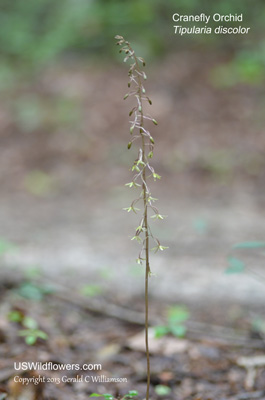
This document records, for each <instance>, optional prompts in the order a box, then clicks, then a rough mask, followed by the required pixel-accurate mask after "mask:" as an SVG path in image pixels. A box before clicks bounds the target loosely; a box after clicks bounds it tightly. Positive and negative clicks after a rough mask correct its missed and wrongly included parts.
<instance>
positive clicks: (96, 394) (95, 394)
mask: <svg viewBox="0 0 265 400" xmlns="http://www.w3.org/2000/svg"><path fill="white" fill-rule="evenodd" d="M88 397H103V394H99V393H92V394H90V395H89V396H88Z"/></svg>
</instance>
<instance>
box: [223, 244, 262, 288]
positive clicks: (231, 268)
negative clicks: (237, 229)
mask: <svg viewBox="0 0 265 400" xmlns="http://www.w3.org/2000/svg"><path fill="white" fill-rule="evenodd" d="M264 249H265V242H256V241H253V242H252V241H251V242H242V243H238V244H235V245H234V246H233V247H232V250H231V252H230V254H229V255H228V257H227V263H228V267H227V269H226V271H225V272H226V273H227V274H239V273H242V272H247V273H248V274H250V275H253V276H254V277H255V278H256V279H258V280H259V281H260V280H263V281H264V282H265V275H262V274H260V273H258V272H257V271H254V270H253V269H252V268H251V267H249V266H248V265H247V264H246V262H245V261H242V259H241V257H240V258H239V257H238V256H237V254H236V253H235V252H236V251H238V250H243V251H244V252H246V251H247V252H248V253H249V252H250V251H253V250H254V251H257V250H264Z"/></svg>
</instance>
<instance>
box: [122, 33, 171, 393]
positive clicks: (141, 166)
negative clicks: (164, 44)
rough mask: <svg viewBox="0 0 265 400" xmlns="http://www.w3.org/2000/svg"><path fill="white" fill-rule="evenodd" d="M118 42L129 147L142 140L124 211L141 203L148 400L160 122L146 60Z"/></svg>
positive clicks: (125, 43)
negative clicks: (155, 129) (128, 105)
mask: <svg viewBox="0 0 265 400" xmlns="http://www.w3.org/2000/svg"><path fill="white" fill-rule="evenodd" d="M115 39H116V40H117V45H118V46H120V53H124V55H125V57H124V62H126V61H128V60H130V61H131V64H130V68H129V72H128V76H129V82H128V88H129V92H128V93H127V94H125V96H124V100H126V99H127V98H128V97H133V98H135V100H136V102H135V105H134V106H133V108H132V109H131V110H130V112H129V117H130V121H129V123H130V135H131V139H130V141H129V143H128V149H129V150H130V149H131V147H132V146H133V145H134V143H135V142H139V146H138V147H137V153H138V155H137V158H136V160H135V161H134V163H133V166H132V168H131V170H132V172H133V178H132V181H131V182H129V183H126V186H128V187H129V188H132V189H137V188H138V189H139V191H140V193H139V195H138V197H137V198H136V199H134V200H133V201H132V203H131V204H130V206H129V207H127V208H125V209H124V210H125V211H127V212H134V213H135V214H137V212H138V211H140V209H139V208H137V206H142V215H141V217H140V220H139V223H138V226H137V228H136V229H135V233H134V236H133V237H132V240H135V241H137V242H139V243H140V245H141V250H140V252H139V255H138V258H137V263H138V264H143V263H144V264H145V348H146V361H147V387H146V400H149V388H150V356H149V344H148V325H149V322H148V309H149V307H148V283H149V277H150V276H151V268H150V240H152V241H153V242H154V244H155V245H154V247H153V248H152V249H151V250H153V251H154V252H157V251H159V250H160V251H163V250H164V249H166V248H167V247H165V246H162V245H161V243H160V241H159V240H158V239H157V238H156V237H154V235H153V233H152V231H151V228H150V225H149V211H151V212H152V213H153V215H152V216H151V218H152V219H153V220H163V219H164V217H165V216H164V215H162V214H160V212H159V211H158V209H157V208H156V207H155V206H154V202H155V201H156V199H155V198H154V197H152V195H151V191H150V188H149V185H148V179H149V178H152V179H153V180H154V181H156V180H157V179H160V178H161V176H160V175H158V174H157V173H156V172H155V170H154V168H153V166H152V165H151V164H150V161H151V159H152V158H153V155H154V145H155V141H154V138H153V136H152V135H151V133H150V131H149V128H148V124H150V123H152V124H153V125H157V121H156V120H155V119H154V118H153V117H152V116H150V115H149V114H146V113H145V110H144V108H145V104H149V105H152V101H151V99H150V98H149V97H148V96H147V94H146V90H145V87H144V82H145V81H146V79H147V76H146V73H145V72H144V70H143V68H144V67H145V60H144V59H143V58H142V57H138V56H136V54H135V52H134V50H133V48H132V46H131V45H130V43H129V42H128V41H126V40H125V39H124V38H123V37H122V36H119V35H117V36H115Z"/></svg>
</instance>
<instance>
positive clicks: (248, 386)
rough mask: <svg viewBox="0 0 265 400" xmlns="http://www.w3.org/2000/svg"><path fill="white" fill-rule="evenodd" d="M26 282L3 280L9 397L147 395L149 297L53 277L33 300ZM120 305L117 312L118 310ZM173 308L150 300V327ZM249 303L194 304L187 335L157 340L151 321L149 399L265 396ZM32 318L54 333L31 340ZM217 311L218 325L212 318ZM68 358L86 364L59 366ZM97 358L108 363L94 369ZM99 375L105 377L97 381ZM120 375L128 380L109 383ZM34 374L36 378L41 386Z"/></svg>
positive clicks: (259, 342)
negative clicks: (90, 288) (29, 366)
mask: <svg viewBox="0 0 265 400" xmlns="http://www.w3.org/2000/svg"><path fill="white" fill-rule="evenodd" d="M26 284H27V285H29V281H28V280H27V281H25V280H24V279H23V277H21V276H20V275H19V274H17V276H16V280H14V277H9V278H7V277H5V278H3V277H2V279H1V307H0V354H1V361H0V370H1V372H0V385H1V386H0V393H1V398H3V399H5V398H8V399H9V400H11V399H12V400H15V399H16V400H22V399H23V400H25V399H38V400H41V399H49V400H52V399H56V400H60V399H66V400H67V399H78V400H82V399H87V398H88V396H89V395H90V394H91V393H93V392H97V393H101V394H102V393H111V394H113V395H114V396H115V397H117V398H120V396H122V395H125V394H126V393H128V391H130V390H137V391H138V392H139V397H138V396H137V397H136V398H137V399H138V398H140V399H141V398H144V395H145V380H146V361H145V356H144V332H143V320H144V318H143V315H142V313H141V309H142V303H143V298H139V297H138V298H134V299H133V302H132V303H131V302H130V303H127V302H125V301H124V298H123V300H122V299H121V297H120V295H118V296H113V294H112V295H111V296H104V297H102V296H96V297H91V296H90V297H85V296H83V295H80V294H79V293H78V292H77V290H76V288H74V287H69V288H68V289H66V288H62V287H58V286H56V285H55V286H53V290H51V282H50V283H49V294H48V293H47V292H48V290H47V288H48V286H47V285H48V283H47V281H46V282H41V280H38V281H34V280H32V281H31V285H32V287H33V286H34V285H35V288H37V287H38V290H39V295H40V296H41V297H40V298H39V299H37V298H36V291H35V298H34V295H33V292H32V291H31V292H30V290H27V291H26V292H25V290H24V289H25V285H26ZM23 288H24V289H23ZM30 293H31V298H29V297H30ZM45 293H46V294H45ZM114 304H115V306H114V308H113V307H112V306H111V305H114ZM111 307H112V308H111ZM115 307H116V308H115ZM115 309H116V311H118V314H117V315H116V317H115V318H113V317H112V318H110V314H111V313H112V315H113V312H114V310H115ZM165 311H166V308H165V306H163V305H162V304H161V302H157V301H155V299H152V305H151V315H150V319H151V321H152V322H151V323H152V326H155V325H156V324H158V323H160V324H161V323H165V321H166V320H165V318H164V317H163V316H165ZM246 311H247V310H246V308H245V307H239V306H236V305H234V306H231V305H230V308H228V309H226V310H225V311H224V308H220V307H216V306H212V307H211V308H208V309H207V313H206V310H205V308H203V307H201V306H200V305H199V304H198V305H197V306H195V305H194V304H193V311H192V313H191V316H190V318H189V319H188V320H187V321H186V323H185V324H186V326H187V329H188V330H187V334H186V337H185V339H180V338H177V337H174V336H172V335H166V336H163V337H161V338H154V336H153V329H151V330H150V352H151V366H152V374H151V398H152V399H175V400H178V399H179V400H180V399H186V400H199V399H201V400H209V399H214V400H221V399H222V400H244V399H264V398H265V392H264V378H265V376H264V365H265V359H264V336H262V335H261V334H260V333H258V331H256V330H255V329H254V327H253V326H251V325H250V324H249V321H247V319H246V314H247V313H246ZM25 319H27V320H29V319H30V320H31V325H32V321H34V322H35V325H37V329H38V330H41V332H42V333H43V332H44V333H45V334H47V335H48V338H47V340H43V339H42V338H38V339H37V341H36V343H35V344H34V345H33V346H29V345H27V344H26V343H25V339H26V338H27V337H28V336H30V335H31V336H32V335H33V333H32V332H33V329H31V330H29V329H28V334H27V332H26V334H25V331H27V328H26V327H27V326H28V325H29V321H27V323H25ZM215 319H218V325H216V324H213V321H214V320H215ZM133 320H134V322H133ZM129 321H130V322H129ZM198 321H199V322H198ZM25 326H26V327H25ZM35 330H36V327H35ZM22 332H24V336H23V333H22ZM19 362H41V363H43V364H45V363H49V365H50V367H49V369H50V370H49V371H47V370H46V371H45V370H43V369H42V368H40V369H39V370H34V371H30V370H28V371H23V370H22V368H21V367H19ZM15 363H16V364H15ZM66 364H74V365H78V366H80V370H78V371H76V370H67V371H66V370H62V371H61V370H60V368H63V366H64V365H66ZM85 364H90V366H92V367H90V368H92V369H91V370H90V371H89V372H88V371H86V370H85V369H83V365H85ZM95 364H98V365H101V369H100V370H97V369H96V368H98V367H93V365H95ZM14 365H16V370H15V369H14ZM51 365H52V366H51ZM15 377H16V378H15ZM85 377H89V378H85ZM92 377H93V379H96V378H100V379H101V381H98V382H93V379H92ZM20 378H24V379H25V380H26V379H27V378H31V383H28V384H21V383H19V382H16V381H18V380H19V379H20ZM112 378H118V379H121V380H122V379H123V380H124V381H123V382H116V383H115V382H111V383H109V382H107V379H112ZM36 379H38V380H39V381H40V382H38V384H34V380H36ZM76 379H79V381H76ZM85 379H89V382H85ZM32 380H33V382H32ZM24 382H25V381H24ZM29 382H30V381H29ZM36 382H37V381H36ZM161 385H162V386H161ZM6 396H8V397H6Z"/></svg>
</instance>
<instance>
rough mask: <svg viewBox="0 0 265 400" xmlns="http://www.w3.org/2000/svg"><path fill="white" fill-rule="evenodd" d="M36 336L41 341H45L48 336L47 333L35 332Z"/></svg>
mask: <svg viewBox="0 0 265 400" xmlns="http://www.w3.org/2000/svg"><path fill="white" fill-rule="evenodd" d="M35 333H36V336H37V337H39V338H40V339H43V340H47V339H48V335H47V333H46V332H43V331H41V330H39V329H38V330H36V332H35Z"/></svg>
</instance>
